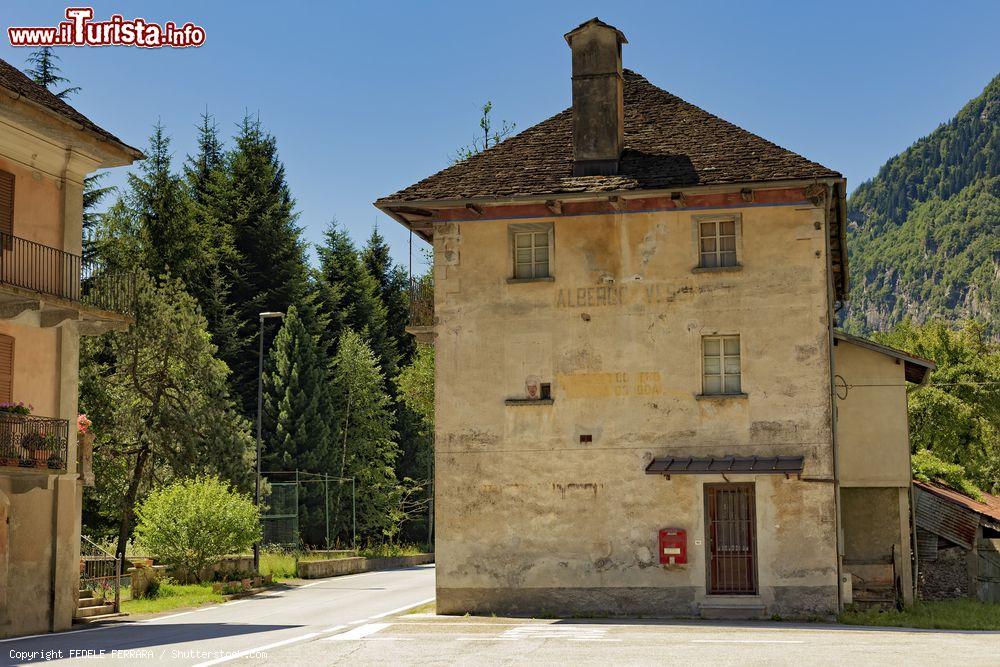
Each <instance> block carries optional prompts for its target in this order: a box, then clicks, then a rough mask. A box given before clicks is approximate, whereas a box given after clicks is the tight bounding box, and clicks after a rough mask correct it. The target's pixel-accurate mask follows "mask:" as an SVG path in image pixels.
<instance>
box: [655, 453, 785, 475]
mask: <svg viewBox="0 0 1000 667" xmlns="http://www.w3.org/2000/svg"><path fill="white" fill-rule="evenodd" d="M802 465H803V457H801V456H721V457H704V458H697V457H691V456H665V457H663V458H658V459H653V460H652V461H650V463H649V465H648V466H646V474H647V475H712V474H717V473H723V472H732V473H740V472H742V473H754V474H758V475H798V474H800V473H801V472H802Z"/></svg>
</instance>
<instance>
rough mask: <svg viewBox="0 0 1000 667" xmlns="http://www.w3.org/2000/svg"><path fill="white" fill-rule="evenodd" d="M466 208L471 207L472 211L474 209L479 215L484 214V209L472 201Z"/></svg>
mask: <svg viewBox="0 0 1000 667" xmlns="http://www.w3.org/2000/svg"><path fill="white" fill-rule="evenodd" d="M465 208H467V209H469V210H470V211H473V212H474V213H475V214H476V215H478V216H482V215H483V209H482V208H481V207H479V206H477V205H476V204H473V203H472V202H471V201H470V202H469V203H468V204H466V205H465Z"/></svg>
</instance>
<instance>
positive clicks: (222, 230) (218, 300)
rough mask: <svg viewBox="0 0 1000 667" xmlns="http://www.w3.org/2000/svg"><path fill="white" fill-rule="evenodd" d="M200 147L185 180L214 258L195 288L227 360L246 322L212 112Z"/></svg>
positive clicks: (222, 162) (203, 121)
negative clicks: (237, 298)
mask: <svg viewBox="0 0 1000 667" xmlns="http://www.w3.org/2000/svg"><path fill="white" fill-rule="evenodd" d="M197 132H198V151H197V153H195V154H194V155H189V156H188V158H187V160H186V161H185V163H184V181H185V183H186V185H187V190H188V193H189V197H190V200H191V215H192V217H193V219H194V224H195V226H196V227H197V228H199V229H202V230H205V232H206V233H207V234H209V236H210V243H211V244H212V247H213V249H214V253H213V257H212V259H213V261H212V263H211V265H210V266H206V267H204V270H203V275H204V279H203V280H200V281H199V282H198V283H197V284H195V285H191V293H192V295H193V296H194V297H195V298H196V299H197V300H198V303H199V304H200V305H201V309H202V313H203V314H204V315H205V319H206V320H207V321H208V330H209V331H210V332H211V334H212V342H213V343H215V345H216V347H218V349H219V356H220V357H221V358H223V359H227V360H229V359H233V358H234V357H235V356H236V355H237V354H238V353H239V352H240V351H241V350H242V345H241V340H240V321H239V317H238V315H237V313H236V312H235V308H234V306H233V304H232V303H231V302H230V284H231V276H228V275H227V269H228V267H232V266H234V265H235V263H236V249H235V247H234V244H233V228H232V225H231V224H229V221H228V220H226V219H225V218H223V217H221V216H219V215H218V210H219V208H220V199H221V198H222V196H223V194H224V193H225V192H226V163H225V147H224V145H223V143H222V140H221V139H220V138H219V131H218V125H217V124H216V123H215V121H214V119H213V117H212V116H211V115H210V114H209V113H208V112H207V111H206V112H205V113H203V114H202V115H201V123H200V124H199V125H198V126H197Z"/></svg>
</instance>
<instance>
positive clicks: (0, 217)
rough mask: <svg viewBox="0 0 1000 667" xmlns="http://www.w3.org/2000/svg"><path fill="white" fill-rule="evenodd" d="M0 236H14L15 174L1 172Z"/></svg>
mask: <svg viewBox="0 0 1000 667" xmlns="http://www.w3.org/2000/svg"><path fill="white" fill-rule="evenodd" d="M0 234H9V235H13V234H14V174H12V173H10V172H9V171H0ZM4 245H6V239H4Z"/></svg>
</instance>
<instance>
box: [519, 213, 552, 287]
mask: <svg viewBox="0 0 1000 667" xmlns="http://www.w3.org/2000/svg"><path fill="white" fill-rule="evenodd" d="M510 240H511V247H512V250H513V254H514V258H513V259H514V279H515V280H531V279H537V278H548V277H550V276H551V272H550V263H551V261H552V223H533V224H518V225H511V226H510Z"/></svg>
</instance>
